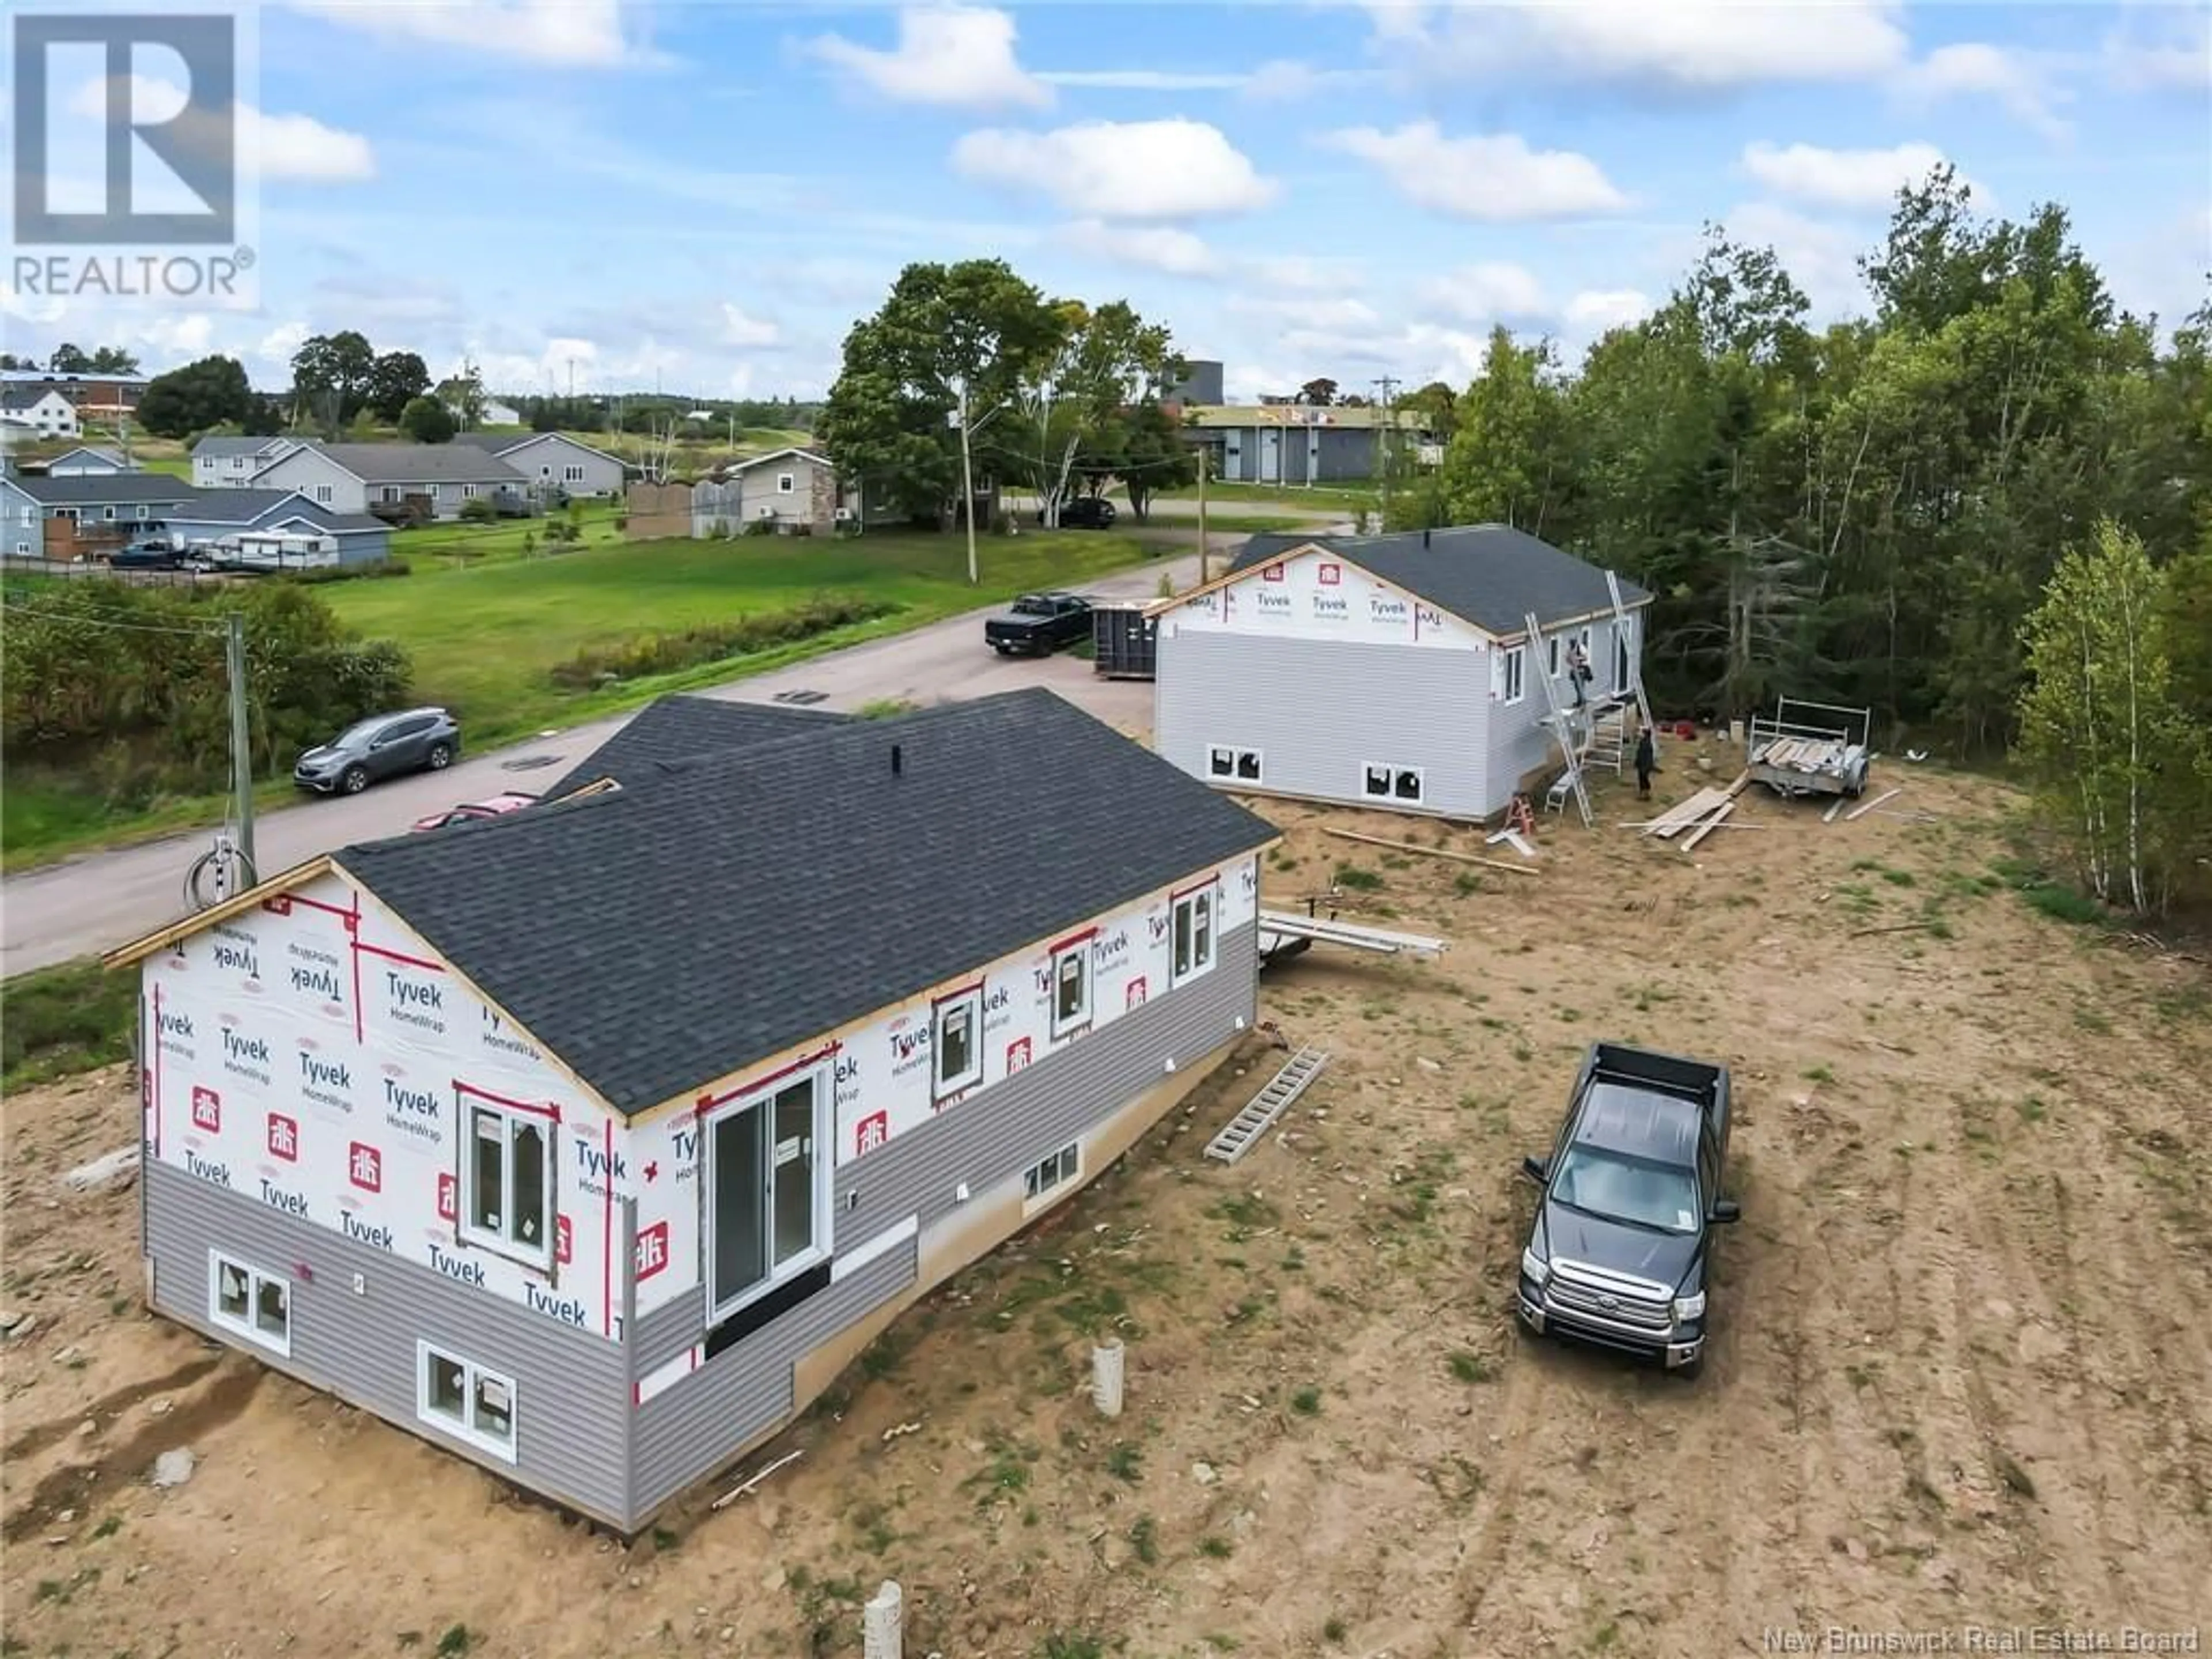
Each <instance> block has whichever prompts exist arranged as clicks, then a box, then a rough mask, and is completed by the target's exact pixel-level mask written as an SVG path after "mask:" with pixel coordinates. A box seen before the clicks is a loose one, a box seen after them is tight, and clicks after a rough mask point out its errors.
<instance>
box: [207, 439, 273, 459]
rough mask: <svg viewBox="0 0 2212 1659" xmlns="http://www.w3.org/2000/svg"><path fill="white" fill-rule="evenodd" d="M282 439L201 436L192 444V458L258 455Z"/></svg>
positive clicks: (226, 457)
mask: <svg viewBox="0 0 2212 1659" xmlns="http://www.w3.org/2000/svg"><path fill="white" fill-rule="evenodd" d="M283 441H284V440H283V439H282V438H251V437H248V438H203V439H201V440H200V441H198V442H197V443H196V444H194V445H193V446H192V459H194V460H196V461H197V460H198V459H200V458H201V457H202V456H209V457H212V458H213V459H216V460H226V459H228V458H230V457H231V456H233V455H246V456H252V455H258V454H259V453H261V452H262V451H263V450H264V449H267V448H269V447H270V446H271V445H273V444H279V443H282V442H283Z"/></svg>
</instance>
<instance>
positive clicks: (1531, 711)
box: [1489, 607, 1650, 811]
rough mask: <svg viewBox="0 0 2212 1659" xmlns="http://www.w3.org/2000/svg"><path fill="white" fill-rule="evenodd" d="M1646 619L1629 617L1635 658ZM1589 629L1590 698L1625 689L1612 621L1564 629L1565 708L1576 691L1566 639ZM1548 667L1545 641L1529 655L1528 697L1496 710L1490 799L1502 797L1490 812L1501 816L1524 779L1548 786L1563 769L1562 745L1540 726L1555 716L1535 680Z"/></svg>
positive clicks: (1639, 613) (1638, 614)
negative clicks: (1538, 778) (1538, 777)
mask: <svg viewBox="0 0 2212 1659" xmlns="http://www.w3.org/2000/svg"><path fill="white" fill-rule="evenodd" d="M1648 614H1650V613H1649V608H1648V607H1645V608H1639V609H1638V610H1634V611H1630V612H1629V613H1628V618H1629V650H1630V652H1631V653H1632V655H1633V654H1634V653H1636V652H1637V651H1638V649H1639V641H1640V640H1641V638H1642V635H1643V631H1644V617H1646V616H1647V615H1648ZM1584 629H1588V630H1589V653H1590V668H1591V670H1592V671H1593V672H1594V673H1595V676H1596V678H1594V679H1593V680H1592V681H1591V682H1590V686H1589V690H1590V694H1591V695H1592V696H1606V695H1607V694H1608V693H1610V692H1612V691H1613V690H1625V689H1626V687H1623V686H1619V685H1617V684H1616V682H1615V669H1616V666H1617V665H1616V662H1615V660H1614V652H1613V618H1612V617H1610V616H1606V617H1594V618H1591V619H1590V620H1589V621H1587V622H1577V623H1562V624H1561V625H1560V626H1559V629H1558V630H1557V631H1558V633H1559V636H1560V638H1561V640H1562V641H1563V642H1562V644H1561V647H1560V653H1561V654H1560V665H1559V678H1558V680H1557V682H1556V684H1557V685H1558V687H1559V701H1560V702H1563V703H1571V702H1573V701H1574V696H1575V692H1574V687H1573V685H1572V684H1571V683H1570V682H1569V681H1568V679H1567V677H1566V660H1565V643H1564V641H1565V637H1566V636H1567V635H1570V634H1580V633H1581V632H1583V630H1584ZM1550 663H1551V651H1550V647H1549V642H1548V641H1547V643H1546V646H1545V647H1544V648H1543V649H1542V650H1541V652H1539V651H1537V650H1533V649H1532V650H1531V651H1530V652H1529V654H1528V673H1527V676H1526V678H1525V682H1524V683H1525V684H1527V686H1528V696H1525V697H1524V698H1522V701H1521V702H1519V703H1517V704H1512V705H1508V704H1505V703H1495V704H1492V708H1491V721H1490V726H1489V732H1490V777H1491V780H1492V793H1493V794H1495V795H1497V797H1498V800H1497V802H1496V804H1495V805H1493V806H1492V808H1490V810H1491V811H1500V810H1502V809H1503V808H1504V805H1505V804H1506V802H1507V801H1509V800H1510V799H1512V796H1513V792H1514V791H1515V790H1516V788H1518V787H1520V781H1521V780H1522V778H1524V777H1527V776H1528V775H1530V774H1531V773H1535V772H1540V771H1541V773H1542V774H1543V775H1544V776H1545V777H1546V778H1547V780H1548V779H1549V778H1550V777H1552V776H1553V775H1554V774H1556V773H1557V772H1558V771H1559V767H1560V757H1559V744H1558V742H1557V740H1556V739H1555V738H1553V735H1552V728H1551V727H1550V726H1545V725H1543V724H1541V721H1542V720H1544V718H1545V717H1546V716H1547V715H1548V714H1550V713H1551V712H1552V705H1551V704H1550V702H1547V700H1546V698H1545V696H1544V688H1543V686H1542V685H1541V684H1540V683H1539V682H1538V680H1537V678H1536V677H1537V676H1538V675H1539V674H1541V673H1542V672H1544V671H1546V670H1547V668H1548V667H1549V665H1550Z"/></svg>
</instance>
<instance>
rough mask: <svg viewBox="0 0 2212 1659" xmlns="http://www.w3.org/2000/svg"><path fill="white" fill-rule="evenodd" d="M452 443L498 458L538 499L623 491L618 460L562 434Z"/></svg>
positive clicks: (484, 435)
mask: <svg viewBox="0 0 2212 1659" xmlns="http://www.w3.org/2000/svg"><path fill="white" fill-rule="evenodd" d="M453 441H454V442H455V443H458V444H472V445H474V446H475V447H477V448H478V449H481V450H483V451H485V452H486V453H489V454H493V455H496V456H498V457H499V458H500V459H501V460H503V461H505V462H506V463H507V465H509V466H511V467H513V469H514V470H515V471H517V472H520V474H522V476H523V477H525V478H527V479H528V480H529V481H530V487H531V489H532V490H533V491H535V492H536V493H537V494H538V495H540V496H551V495H593V496H614V495H621V494H622V491H623V477H624V476H625V470H624V468H623V462H622V458H621V457H620V456H618V455H610V454H608V453H607V452H606V451H605V450H604V449H594V448H592V447H591V445H589V444H587V443H580V442H578V441H576V440H575V439H574V438H571V437H570V436H568V434H566V433H564V432H465V433H463V434H462V435H460V436H459V437H458V438H456V439H454V440H453Z"/></svg>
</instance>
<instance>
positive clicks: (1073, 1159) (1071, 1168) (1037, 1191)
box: [1022, 1146, 1083, 1204]
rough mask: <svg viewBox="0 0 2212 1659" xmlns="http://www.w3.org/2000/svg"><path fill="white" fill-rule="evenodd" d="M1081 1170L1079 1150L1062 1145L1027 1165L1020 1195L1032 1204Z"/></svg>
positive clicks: (1077, 1174) (1074, 1176) (1052, 1191)
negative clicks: (1027, 1168)
mask: <svg viewBox="0 0 2212 1659" xmlns="http://www.w3.org/2000/svg"><path fill="white" fill-rule="evenodd" d="M1082 1170H1083V1161H1082V1156H1081V1150H1080V1149H1079V1147H1076V1146H1063V1147H1061V1148H1060V1150H1059V1151H1058V1152H1054V1153H1053V1154H1052V1155H1051V1156H1050V1157H1048V1158H1041V1159H1039V1160H1038V1161H1037V1162H1036V1163H1035V1164H1031V1165H1030V1167H1029V1170H1027V1172H1026V1173H1025V1174H1024V1176H1023V1177H1022V1195H1023V1197H1024V1199H1025V1200H1028V1201H1029V1202H1030V1203H1032V1204H1033V1203H1035V1202H1036V1200H1039V1199H1041V1198H1047V1197H1049V1196H1050V1195H1051V1194H1053V1193H1054V1192H1055V1191H1057V1190H1058V1189H1059V1188H1062V1187H1065V1186H1066V1185H1067V1184H1068V1182H1072V1181H1073V1180H1074V1179H1075V1178H1076V1176H1079V1175H1080V1174H1081V1173H1082Z"/></svg>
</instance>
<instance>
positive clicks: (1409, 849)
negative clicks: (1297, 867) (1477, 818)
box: [1322, 828, 1536, 876]
mask: <svg viewBox="0 0 2212 1659" xmlns="http://www.w3.org/2000/svg"><path fill="white" fill-rule="evenodd" d="M1322 834H1323V835H1325V836H1336V837H1337V838H1338V839H1339V840H1340V841H1356V842H1364V844H1365V845H1367V846H1369V847H1387V848H1389V849H1390V850H1391V851H1392V852H1394V853H1411V854H1414V855H1415V856H1416V857H1418V858H1425V859H1449V860H1451V861H1452V862H1453V863H1455V864H1479V865H1480V866H1482V867H1483V868H1484V869H1486V870H1503V871H1505V872H1507V873H1508V874H1510V875H1516V876H1533V875H1534V874H1535V873H1536V872H1534V870H1531V869H1529V868H1528V867H1527V866H1524V865H1519V864H1507V863H1505V862H1504V861H1503V860H1498V859H1479V858H1477V857H1475V855H1474V854H1472V853H1455V852H1452V851H1450V850H1449V849H1448V848H1442V847H1416V846H1415V845H1414V844H1413V842H1409V841H1385V840H1384V839H1383V837H1382V836H1363V835H1361V834H1360V833H1359V831H1358V830H1357V829H1326V828H1324V829H1322Z"/></svg>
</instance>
